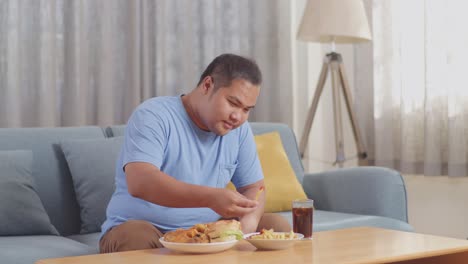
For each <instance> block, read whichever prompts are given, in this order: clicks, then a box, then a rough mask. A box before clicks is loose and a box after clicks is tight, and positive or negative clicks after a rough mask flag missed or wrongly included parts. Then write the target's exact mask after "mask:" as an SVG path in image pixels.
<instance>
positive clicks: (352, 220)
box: [278, 210, 413, 232]
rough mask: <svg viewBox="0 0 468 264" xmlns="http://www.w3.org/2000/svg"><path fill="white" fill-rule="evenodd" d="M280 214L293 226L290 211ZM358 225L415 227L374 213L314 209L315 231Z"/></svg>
mask: <svg viewBox="0 0 468 264" xmlns="http://www.w3.org/2000/svg"><path fill="white" fill-rule="evenodd" d="M278 214H281V215H282V216H284V217H285V218H286V219H287V220H288V221H289V223H290V224H291V226H292V214H291V212H290V211H289V212H280V213H278ZM358 226H373V227H380V228H386V229H394V230H401V231H409V232H412V231H413V228H412V227H411V226H410V225H409V224H408V223H406V222H403V221H400V220H397V219H393V218H388V217H383V216H372V215H358V214H346V213H338V212H329V211H322V210H315V211H314V226H313V228H314V232H318V231H326V230H334V229H343V228H349V227H358Z"/></svg>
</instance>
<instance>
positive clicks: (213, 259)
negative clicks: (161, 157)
mask: <svg viewBox="0 0 468 264" xmlns="http://www.w3.org/2000/svg"><path fill="white" fill-rule="evenodd" d="M36 263H37V264H83V263H100V264H111V263H112V264H113V263H120V264H124V263H139V264H155V263H169V264H172V263H173V264H182V263H187V264H188V263H190V264H192V263H195V264H196V263H199V264H206V263H222V264H234V263H242V264H244V263H284V264H291V263H313V264H322V263H323V264H332V263H360V264H363V263H399V264H410V263H412V264H414V263H424V264H435V263H451V264H457V263H468V241H466V240H460V239H453V238H447V237H439V236H432V235H423V234H417V233H408V232H401V231H394V230H387V229H380V228H371V227H359V228H348V229H341V230H333V231H324V232H316V233H315V234H314V239H313V240H309V241H299V242H297V243H296V244H295V245H294V246H293V247H292V248H289V249H285V250H278V251H257V250H256V249H255V247H254V246H252V245H250V244H249V243H248V242H247V241H241V242H239V243H238V244H237V245H236V246H235V247H233V248H232V249H229V250H227V251H224V252H220V253H215V254H199V255H198V254H180V253H176V252H173V251H170V250H168V249H165V248H163V249H151V250H136V251H128V252H121V253H112V254H98V255H87V256H79V257H66V258H56V259H44V260H39V261H38V262H36Z"/></svg>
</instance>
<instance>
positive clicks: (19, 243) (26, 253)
mask: <svg viewBox="0 0 468 264" xmlns="http://www.w3.org/2000/svg"><path fill="white" fill-rule="evenodd" d="M96 253H98V252H97V250H96V249H94V248H91V247H89V246H87V245H85V244H82V243H79V242H76V241H74V240H72V239H68V238H64V237H60V236H9V237H0V256H1V260H0V262H1V263H9V264H32V263H35V262H36V261H38V260H39V259H45V258H61V257H68V256H80V255H88V254H96Z"/></svg>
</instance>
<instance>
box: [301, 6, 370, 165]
mask: <svg viewBox="0 0 468 264" xmlns="http://www.w3.org/2000/svg"><path fill="white" fill-rule="evenodd" d="M298 39H299V40H303V41H310V42H319V43H330V44H331V52H330V53H328V54H327V55H326V56H325V58H324V60H323V64H322V70H321V72H320V76H319V80H318V83H317V87H316V89H315V93H314V97H313V99H312V104H311V106H310V109H309V112H308V114H307V119H306V123H305V126H304V131H303V134H302V138H301V141H300V143H299V151H300V154H301V157H304V152H305V149H306V148H307V143H308V140H309V134H310V129H311V127H312V123H313V121H314V116H315V113H316V111H317V106H318V103H319V99H320V96H321V94H322V92H323V88H324V86H325V81H326V79H327V75H328V72H330V73H331V84H332V97H333V120H334V127H335V151H336V160H335V163H336V164H337V165H338V166H339V167H343V164H344V162H345V161H346V159H345V153H344V142H343V126H342V124H343V123H342V118H341V94H343V99H344V101H345V104H346V110H347V112H348V115H349V119H350V121H351V127H352V130H353V135H354V140H355V142H356V148H357V152H358V153H357V154H358V160H359V165H365V164H366V158H367V151H366V148H365V146H364V144H363V142H362V136H361V132H360V130H359V126H358V124H357V120H356V114H355V112H354V109H353V102H352V98H351V92H350V86H349V84H348V79H347V77H346V74H345V68H344V64H343V59H342V57H341V54H339V53H337V52H335V43H358V42H364V41H369V40H371V34H370V30H369V25H368V21H367V17H366V13H365V10H364V4H363V2H362V0H309V1H308V2H307V5H306V9H305V11H304V15H303V16H302V21H301V24H300V27H299V31H298Z"/></svg>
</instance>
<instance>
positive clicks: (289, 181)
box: [228, 132, 307, 213]
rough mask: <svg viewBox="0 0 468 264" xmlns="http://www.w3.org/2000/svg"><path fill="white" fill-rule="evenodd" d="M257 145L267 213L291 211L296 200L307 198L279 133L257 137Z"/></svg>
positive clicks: (232, 187) (231, 186) (231, 187)
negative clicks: (263, 177)
mask: <svg viewBox="0 0 468 264" xmlns="http://www.w3.org/2000/svg"><path fill="white" fill-rule="evenodd" d="M255 143H256V144H257V152H258V157H259V159H260V163H261V165H262V170H263V174H264V176H265V179H264V180H265V189H266V201H265V212H267V213H272V212H281V211H290V210H291V208H292V205H291V203H292V201H293V200H294V199H305V198H307V196H306V194H305V192H304V189H303V188H302V185H301V184H300V183H299V181H298V180H297V178H296V174H295V173H294V170H293V168H292V167H291V163H290V162H289V159H288V156H287V154H286V152H285V150H284V148H283V144H282V143H281V137H280V135H279V133H278V132H271V133H266V134H261V135H256V136H255ZM229 185H230V186H229ZM229 185H228V188H230V189H235V188H234V186H233V185H232V183H229Z"/></svg>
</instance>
